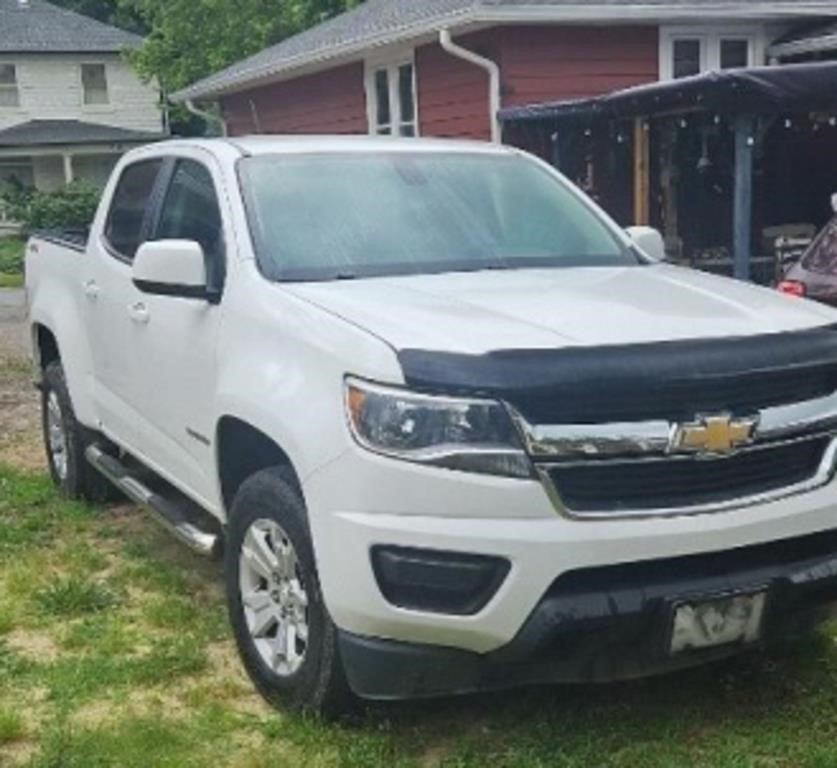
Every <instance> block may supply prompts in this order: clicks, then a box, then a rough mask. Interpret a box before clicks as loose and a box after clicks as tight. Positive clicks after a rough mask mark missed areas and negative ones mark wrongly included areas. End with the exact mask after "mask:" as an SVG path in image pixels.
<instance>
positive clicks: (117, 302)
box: [83, 158, 163, 452]
mask: <svg viewBox="0 0 837 768" xmlns="http://www.w3.org/2000/svg"><path fill="white" fill-rule="evenodd" d="M162 168H163V162H162V160H161V159H159V158H157V159H150V160H143V161H139V162H135V163H132V164H130V165H127V166H125V167H124V169H123V170H122V171H121V173H120V176H119V179H118V180H117V182H116V185H115V187H114V191H113V195H112V198H111V205H110V209H109V210H108V212H107V215H106V219H105V222H104V227H103V231H102V235H101V237H99V238H96V237H91V239H90V243H89V244H88V250H89V253H90V255H91V256H92V257H93V258H89V259H86V260H85V267H84V270H85V272H84V277H83V282H84V285H83V288H84V294H85V297H86V302H87V307H88V314H87V319H88V322H87V330H88V337H89V339H90V342H91V346H92V356H93V379H94V380H93V387H92V389H93V392H94V397H95V401H96V407H97V410H98V417H99V427H100V429H102V430H103V431H104V432H105V433H106V434H108V435H109V436H110V437H112V438H114V439H115V440H116V441H117V442H118V443H119V444H120V445H122V446H123V447H125V448H128V449H129V450H132V451H133V452H138V451H139V450H141V441H140V439H139V432H138V429H137V424H138V421H139V418H140V416H139V409H140V408H141V407H142V392H141V387H140V384H139V380H138V371H139V369H140V368H141V361H140V360H139V359H138V358H137V356H136V350H135V343H136V340H137V332H138V330H139V329H140V327H141V314H140V313H139V309H140V306H139V305H140V303H141V300H142V296H141V294H140V293H139V291H138V290H137V289H136V288H135V287H134V284H133V282H132V279H131V264H132V262H133V260H134V256H135V255H136V252H137V249H138V248H139V246H140V245H141V244H142V242H144V240H145V239H146V238H147V237H148V232H149V227H150V225H151V214H152V212H153V208H154V205H153V203H154V196H155V194H157V193H158V184H159V180H160V172H161V170H162Z"/></svg>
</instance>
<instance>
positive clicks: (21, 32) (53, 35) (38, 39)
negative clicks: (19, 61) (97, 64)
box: [0, 0, 142, 53]
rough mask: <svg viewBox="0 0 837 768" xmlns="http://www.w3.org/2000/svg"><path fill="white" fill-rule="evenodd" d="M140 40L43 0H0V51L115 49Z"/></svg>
mask: <svg viewBox="0 0 837 768" xmlns="http://www.w3.org/2000/svg"><path fill="white" fill-rule="evenodd" d="M140 43H142V38H141V37H138V36H137V35H133V34H131V33H130V32H125V31H124V30H121V29H117V28H116V27H112V26H109V25H107V24H103V23H102V22H100V21H96V20H95V19H91V18H89V17H87V16H82V15H81V14H78V13H73V12H72V11H68V10H65V9H64V8H59V7H57V6H55V5H51V4H50V3H46V2H43V0H27V2H20V0H0V52H2V53H85V52H90V53H118V52H119V51H122V50H124V49H125V48H133V47H136V46H138V45H139V44H140Z"/></svg>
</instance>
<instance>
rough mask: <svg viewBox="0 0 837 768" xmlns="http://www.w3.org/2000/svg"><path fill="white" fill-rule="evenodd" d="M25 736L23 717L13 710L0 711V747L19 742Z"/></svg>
mask: <svg viewBox="0 0 837 768" xmlns="http://www.w3.org/2000/svg"><path fill="white" fill-rule="evenodd" d="M25 734H26V727H25V725H24V723H23V716H22V715H21V714H20V712H16V711H15V710H13V709H0V747H2V746H3V745H4V744H11V743H12V742H14V741H20V740H21V739H23V737H24V736H25Z"/></svg>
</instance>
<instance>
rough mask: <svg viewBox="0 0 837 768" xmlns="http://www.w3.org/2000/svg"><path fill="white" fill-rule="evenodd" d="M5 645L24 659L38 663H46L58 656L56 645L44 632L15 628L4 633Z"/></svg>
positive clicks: (50, 636)
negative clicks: (6, 633)
mask: <svg viewBox="0 0 837 768" xmlns="http://www.w3.org/2000/svg"><path fill="white" fill-rule="evenodd" d="M6 645H7V646H8V647H9V648H10V649H11V650H12V651H14V652H15V653H17V654H18V655H19V656H21V657H23V658H24V659H28V660H29V661H34V662H36V663H38V664H48V663H49V662H51V661H55V660H56V659H57V658H58V646H57V645H56V643H55V640H53V638H52V635H49V634H47V633H46V632H37V631H34V630H24V629H16V630H14V631H13V632H10V633H9V634H8V635H6Z"/></svg>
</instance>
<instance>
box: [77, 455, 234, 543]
mask: <svg viewBox="0 0 837 768" xmlns="http://www.w3.org/2000/svg"><path fill="white" fill-rule="evenodd" d="M85 458H86V459H87V461H88V462H89V463H90V465H91V466H92V467H93V468H94V469H96V470H97V471H98V472H100V473H101V474H102V475H104V476H105V477H106V478H107V479H108V480H109V481H110V482H111V483H113V484H114V485H115V486H116V487H117V488H119V490H120V491H122V493H124V494H125V495H126V496H127V497H128V498H129V499H131V501H134V502H136V503H137V504H139V505H140V506H142V507H144V508H145V509H146V510H147V511H148V512H150V513H151V516H152V517H153V518H154V519H155V520H156V521H157V522H158V523H160V525H162V526H163V527H164V528H165V529H166V530H167V531H168V532H169V533H171V534H172V535H173V536H174V537H175V538H176V539H178V540H179V541H180V542H182V543H183V544H185V545H186V546H187V547H189V549H191V550H192V551H193V552H197V553H198V554H199V555H203V556H204V557H215V556H217V555H218V554H219V552H220V539H219V537H218V536H217V535H215V534H214V533H208V532H206V531H203V530H201V529H200V528H198V527H197V526H196V525H194V524H193V523H191V522H189V520H187V519H186V513H185V510H184V509H183V506H182V505H180V504H178V503H177V502H176V501H172V500H171V499H167V498H166V497H164V496H162V495H160V494H159V493H156V492H155V491H153V490H151V489H150V488H149V487H148V486H146V485H145V484H144V483H143V482H141V481H140V480H139V479H137V477H136V476H135V475H134V474H132V472H131V470H130V469H129V468H128V467H126V466H125V465H124V464H123V463H122V462H121V461H120V460H119V459H117V458H115V457H114V456H111V455H110V454H108V453H105V452H104V451H103V450H102V449H101V448H100V447H99V446H98V445H91V446H89V447H88V448H87V450H86V451H85Z"/></svg>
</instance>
